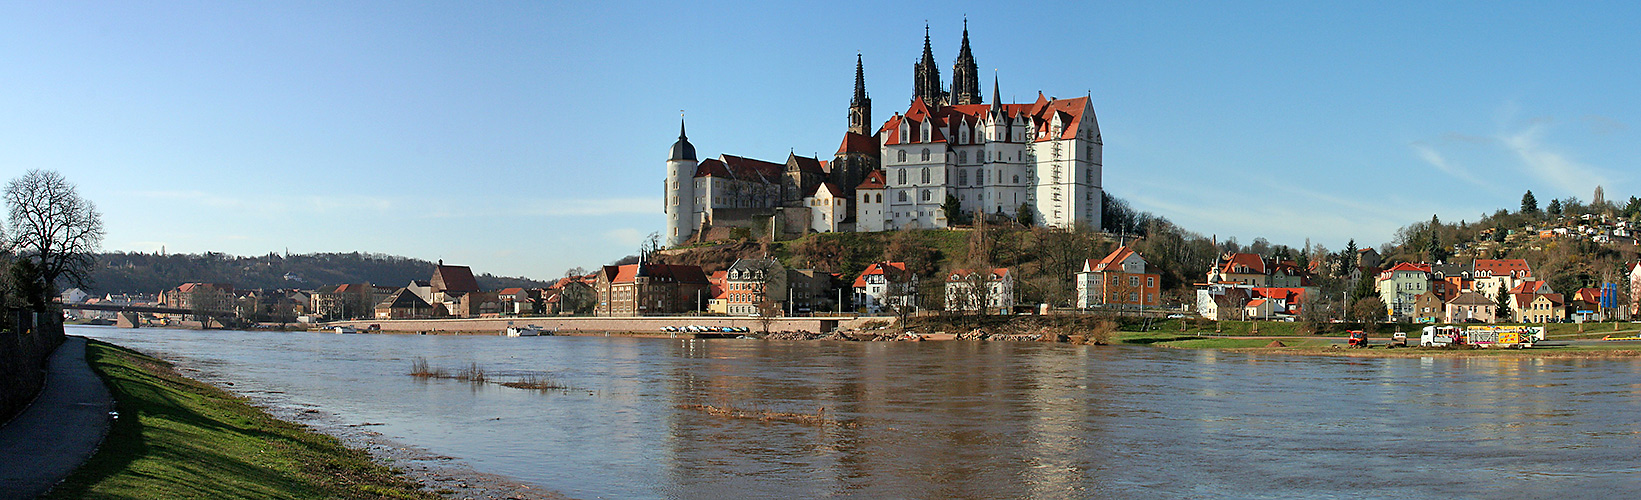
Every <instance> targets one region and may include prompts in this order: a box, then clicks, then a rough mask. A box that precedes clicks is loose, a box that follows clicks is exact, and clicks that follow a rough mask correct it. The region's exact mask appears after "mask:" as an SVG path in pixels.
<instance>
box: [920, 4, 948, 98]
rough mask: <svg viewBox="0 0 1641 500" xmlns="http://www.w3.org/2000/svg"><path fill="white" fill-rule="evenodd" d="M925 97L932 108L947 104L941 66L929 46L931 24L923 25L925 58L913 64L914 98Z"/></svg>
mask: <svg viewBox="0 0 1641 500" xmlns="http://www.w3.org/2000/svg"><path fill="white" fill-rule="evenodd" d="M918 98H922V99H923V104H925V105H928V106H929V107H930V108H938V107H940V106H945V105H946V87H945V85H944V84H942V83H940V68H939V67H937V66H936V65H935V62H934V49H932V48H930V47H929V25H927V24H925V25H923V60H922V61H919V62H918V63H917V64H913V65H912V99H913V100H916V99H918Z"/></svg>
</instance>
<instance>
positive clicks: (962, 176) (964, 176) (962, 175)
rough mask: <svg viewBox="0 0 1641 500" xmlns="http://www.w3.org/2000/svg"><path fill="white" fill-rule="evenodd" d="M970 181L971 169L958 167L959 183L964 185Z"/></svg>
mask: <svg viewBox="0 0 1641 500" xmlns="http://www.w3.org/2000/svg"><path fill="white" fill-rule="evenodd" d="M968 183H969V171H967V170H963V169H958V170H957V185H959V186H963V185H967V184H968Z"/></svg>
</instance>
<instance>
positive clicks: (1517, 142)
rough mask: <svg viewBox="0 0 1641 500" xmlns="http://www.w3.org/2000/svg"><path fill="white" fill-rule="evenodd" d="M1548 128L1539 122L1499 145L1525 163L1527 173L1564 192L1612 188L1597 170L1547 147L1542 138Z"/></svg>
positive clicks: (1505, 136)
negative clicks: (1599, 187) (1600, 186)
mask: <svg viewBox="0 0 1641 500" xmlns="http://www.w3.org/2000/svg"><path fill="white" fill-rule="evenodd" d="M1547 125H1548V122H1546V121H1538V122H1537V123H1534V124H1532V125H1530V126H1528V127H1527V128H1526V129H1523V130H1521V131H1519V132H1515V133H1505V134H1501V135H1500V136H1499V142H1500V143H1501V144H1503V145H1504V147H1505V149H1507V150H1509V151H1510V153H1512V154H1514V155H1515V156H1516V158H1517V159H1519V160H1521V163H1522V166H1523V167H1524V168H1525V169H1526V170H1527V173H1529V174H1531V175H1533V176H1534V177H1537V178H1538V179H1539V180H1541V181H1544V182H1547V183H1550V184H1553V185H1555V186H1556V187H1558V188H1561V189H1562V190H1563V191H1566V192H1574V193H1576V192H1583V191H1587V190H1588V189H1590V188H1593V187H1594V186H1598V185H1608V184H1609V183H1608V182H1607V178H1606V176H1604V175H1602V174H1601V173H1600V172H1598V171H1597V170H1596V169H1595V168H1592V167H1590V166H1588V165H1585V164H1582V163H1579V162H1577V161H1575V160H1573V159H1571V158H1568V157H1566V156H1565V155H1563V154H1561V153H1560V152H1557V151H1553V150H1550V149H1549V148H1547V147H1545V146H1544V144H1543V143H1542V141H1541V140H1540V138H1541V137H1542V136H1543V135H1544V128H1545V127H1546V126H1547Z"/></svg>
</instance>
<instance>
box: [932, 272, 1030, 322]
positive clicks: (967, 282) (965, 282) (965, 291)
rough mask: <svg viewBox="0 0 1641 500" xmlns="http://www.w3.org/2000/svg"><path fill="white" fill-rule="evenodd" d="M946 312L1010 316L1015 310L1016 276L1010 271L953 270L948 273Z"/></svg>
mask: <svg viewBox="0 0 1641 500" xmlns="http://www.w3.org/2000/svg"><path fill="white" fill-rule="evenodd" d="M946 310H947V311H953V312H969V313H982V314H984V313H987V312H991V313H996V314H1008V313H1010V312H1012V311H1013V310H1014V273H1012V272H1009V268H1006V267H999V268H994V269H981V270H970V269H954V270H952V272H950V273H947V274H946Z"/></svg>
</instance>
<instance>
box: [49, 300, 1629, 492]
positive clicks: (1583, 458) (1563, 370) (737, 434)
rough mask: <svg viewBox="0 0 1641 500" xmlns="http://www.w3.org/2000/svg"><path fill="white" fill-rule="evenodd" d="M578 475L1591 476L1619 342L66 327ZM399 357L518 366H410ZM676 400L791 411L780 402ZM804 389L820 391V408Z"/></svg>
mask: <svg viewBox="0 0 1641 500" xmlns="http://www.w3.org/2000/svg"><path fill="white" fill-rule="evenodd" d="M69 330H70V331H69V333H70V334H76V335H84V336H87V337H91V338H96V339H101V340H105V341H108V342H112V343H115V344H119V345H123V346H127V347H131V348H134V349H138V350H142V351H145V352H151V353H159V354H162V355H164V356H165V357H168V358H172V359H177V360H180V361H182V362H184V363H185V364H186V365H187V366H191V367H194V368H198V369H201V370H204V371H206V372H208V373H211V374H212V375H213V376H214V377H216V378H219V379H222V380H228V381H232V382H233V383H234V385H233V387H232V389H233V390H235V391H240V392H257V391H281V392H283V393H284V395H285V397H286V398H288V399H290V400H292V401H296V402H300V403H301V404H304V405H312V406H315V407H318V408H322V409H324V410H325V411H327V412H329V413H332V414H334V415H335V416H336V417H337V418H339V419H341V420H343V421H345V422H349V423H367V422H368V423H380V424H382V425H380V426H377V427H373V429H374V430H376V431H378V432H381V433H383V434H384V435H386V436H388V437H391V438H393V439H396V440H399V441H401V442H405V443H410V444H414V445H417V446H420V447H423V448H426V449H428V450H431V451H433V452H436V453H440V454H445V455H450V456H454V457H458V458H460V459H462V460H464V461H466V462H467V463H469V464H471V465H472V466H473V467H475V468H477V469H478V470H480V471H483V472H489V473H494V474H501V475H505V476H510V477H514V478H518V479H520V480H522V481H525V482H528V483H532V484H536V485H539V486H542V487H545V488H548V489H551V490H556V491H559V492H562V493H564V494H566V495H569V496H572V497H577V498H815V497H856V498H1203V497H1213V498H1220V497H1235V498H1335V497H1336V498H1546V497H1559V498H1609V497H1613V496H1615V495H1621V494H1622V495H1627V494H1628V493H1626V492H1634V491H1638V490H1641V425H1638V422H1637V417H1638V416H1641V411H1638V410H1641V361H1638V360H1636V359H1634V358H1623V359H1527V358H1505V359H1492V358H1425V359H1360V358H1333V357H1306V356H1284V355H1258V354H1240V353H1225V352H1218V351H1212V350H1172V349H1157V348H1149V347H1090V346H1074V345H1066V344H1050V343H1012V342H994V343H981V342H858V343H857V342H824V341H815V342H766V341H752V340H684V339H656V338H605V337H538V338H506V337H499V336H498V337H477V336H460V337H458V336H419V335H335V334H324V333H306V332H300V333H269V332H239V331H195V330H169V329H149V328H144V329H138V330H126V329H114V328H85V327H71V328H70V329H69ZM417 357H422V358H425V359H427V360H428V362H429V363H430V364H431V365H433V366H435V367H444V368H447V369H451V370H455V369H458V368H461V367H464V366H467V365H468V364H469V363H477V364H478V365H479V366H481V367H483V368H484V369H485V370H486V371H487V372H488V374H489V376H491V377H492V378H497V379H500V380H504V381H505V380H512V379H516V378H518V377H522V376H525V375H528V374H536V375H540V376H546V377H551V378H552V379H553V380H556V381H558V382H560V383H561V384H563V385H567V386H570V387H573V388H574V389H573V390H564V391H545V392H543V391H533V390H522V389H513V388H508V387H501V386H498V385H473V384H468V383H465V382H460V381H453V380H423V379H418V378H415V377H410V376H408V375H407V374H408V373H409V371H410V366H411V362H412V360H413V359H415V358H417ZM693 405H713V406H718V407H736V408H740V409H745V410H749V411H766V412H774V413H782V414H786V413H790V414H801V415H809V416H815V417H821V418H823V419H824V420H825V421H824V422H822V423H819V424H815V423H807V424H806V423H794V422H789V421H782V420H779V419H777V420H767V421H766V420H758V419H744V418H727V417H722V416H714V415H711V414H709V413H707V412H704V411H702V410H700V409H696V407H695V406H693ZM823 409H824V410H823Z"/></svg>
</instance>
